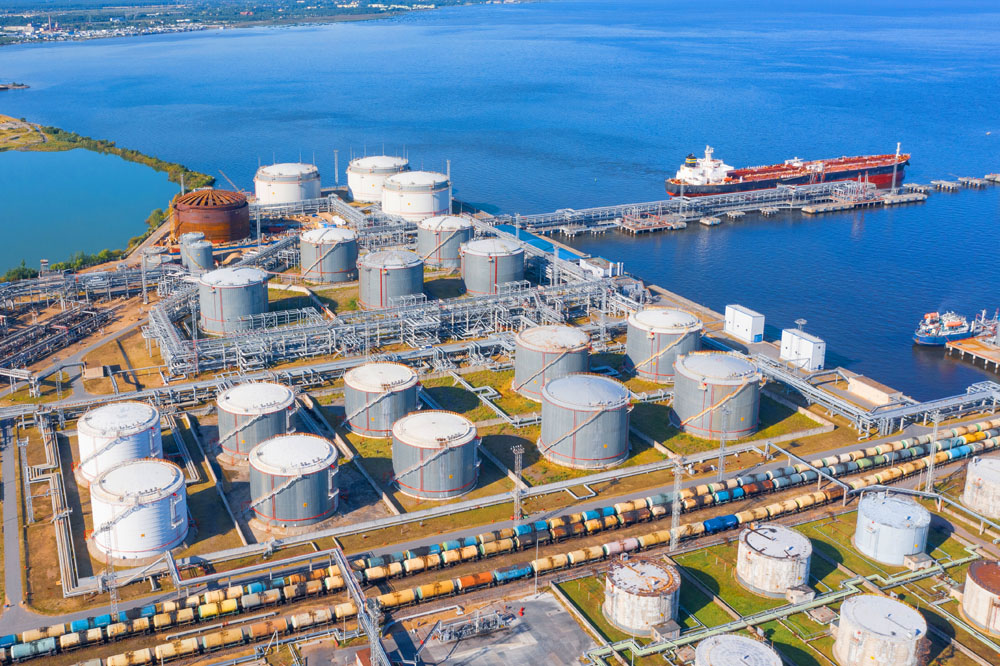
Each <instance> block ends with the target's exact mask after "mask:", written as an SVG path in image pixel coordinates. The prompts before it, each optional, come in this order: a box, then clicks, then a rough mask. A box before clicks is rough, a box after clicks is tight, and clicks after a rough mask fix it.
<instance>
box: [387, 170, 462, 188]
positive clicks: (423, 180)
mask: <svg viewBox="0 0 1000 666" xmlns="http://www.w3.org/2000/svg"><path fill="white" fill-rule="evenodd" d="M449 184H450V183H449V182H448V176H446V175H444V174H443V173H437V172H436V171H403V172H400V173H397V174H394V175H392V176H389V177H388V178H386V179H385V183H383V185H382V187H384V188H385V189H387V190H404V191H408V190H425V189H437V188H439V187H447V186H448V185H449Z"/></svg>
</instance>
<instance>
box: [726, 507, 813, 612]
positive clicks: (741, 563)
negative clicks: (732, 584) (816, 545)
mask: <svg viewBox="0 0 1000 666" xmlns="http://www.w3.org/2000/svg"><path fill="white" fill-rule="evenodd" d="M811 558H812V542H811V541H809V539H807V538H806V537H805V536H803V535H802V534H801V533H799V532H796V531H795V530H793V529H791V528H789V527H785V526H784V525H778V524H775V523H770V524H765V525H760V526H758V527H756V528H754V527H748V528H746V529H744V530H743V531H742V532H740V545H739V552H738V555H737V559H736V580H738V581H739V582H740V584H742V585H743V587H745V588H747V589H748V590H750V591H751V592H753V593H754V594H760V595H762V596H765V597H773V598H776V599H781V598H784V596H785V592H786V591H787V590H788V589H789V588H792V587H798V586H800V585H808V584H809V562H810V559H811Z"/></svg>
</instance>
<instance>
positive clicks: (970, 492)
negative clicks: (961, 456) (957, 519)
mask: <svg viewBox="0 0 1000 666" xmlns="http://www.w3.org/2000/svg"><path fill="white" fill-rule="evenodd" d="M962 504H964V505H965V506H967V507H969V508H970V509H972V510H973V511H975V512H976V513H979V514H982V515H983V516H986V517H987V518H1000V458H973V459H972V462H970V463H969V467H968V469H967V470H966V472H965V490H963V491H962Z"/></svg>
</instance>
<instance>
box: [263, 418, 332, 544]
mask: <svg viewBox="0 0 1000 666" xmlns="http://www.w3.org/2000/svg"><path fill="white" fill-rule="evenodd" d="M339 496H340V489H339V488H338V485H337V449H336V448H335V447H334V446H333V444H331V443H330V442H329V441H328V440H326V439H324V438H323V437H319V436H318V435H305V434H291V435H279V436H278V437H272V438H271V439H269V440H267V441H264V442H261V443H260V444H258V445H257V446H255V447H254V448H253V450H252V451H251V452H250V506H251V508H252V509H253V514H254V519H255V520H257V521H258V522H259V523H262V524H264V525H266V526H269V527H279V528H296V527H307V526H309V525H313V524H315V523H318V522H321V521H323V520H326V519H327V518H329V517H330V516H332V515H333V513H334V512H335V511H336V510H337V500H338V498H339Z"/></svg>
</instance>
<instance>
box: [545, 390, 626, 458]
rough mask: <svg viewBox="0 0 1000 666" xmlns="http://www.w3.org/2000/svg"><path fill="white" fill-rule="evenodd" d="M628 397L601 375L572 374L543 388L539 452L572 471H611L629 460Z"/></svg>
mask: <svg viewBox="0 0 1000 666" xmlns="http://www.w3.org/2000/svg"><path fill="white" fill-rule="evenodd" d="M631 395H632V394H631V392H630V391H629V390H628V388H626V387H625V385H624V384H622V383H621V382H618V381H615V380H614V379H611V378H609V377H604V376H602V375H589V374H575V375H566V376H565V377H560V378H559V379H554V380H552V381H550V382H548V383H547V384H545V385H544V386H543V387H542V432H541V436H540V437H539V438H538V442H537V446H538V451H539V453H541V454H542V455H543V456H545V458H546V459H548V460H549V461H551V462H554V463H556V464H557V465H563V466H564V467H573V468H576V469H603V468H606V467H614V466H615V465H617V464H619V463H621V462H624V461H625V459H626V458H628V452H629V439H628V415H629V399H630V398H631Z"/></svg>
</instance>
